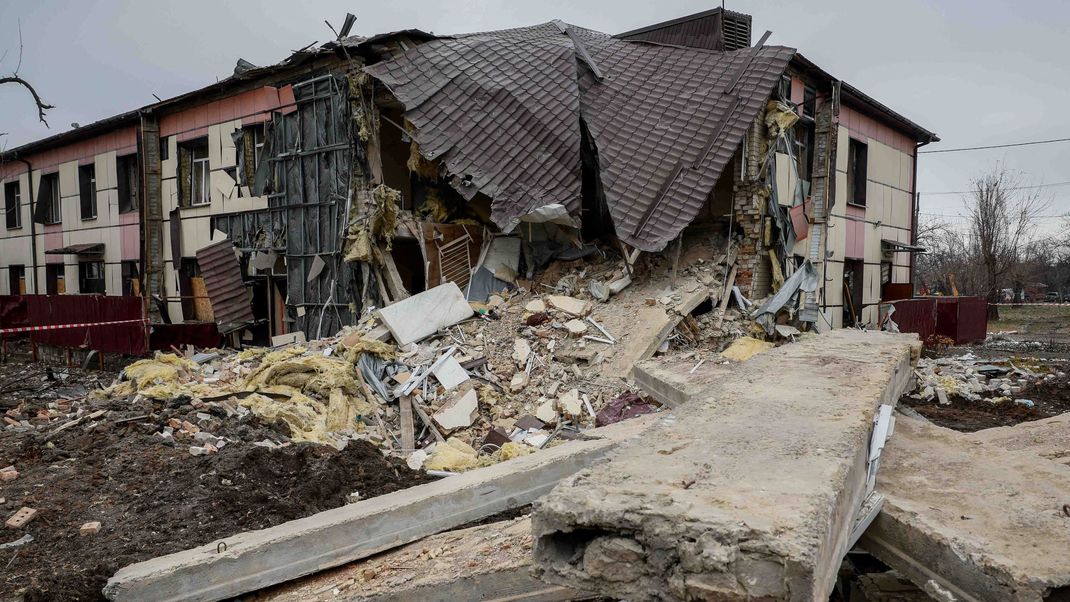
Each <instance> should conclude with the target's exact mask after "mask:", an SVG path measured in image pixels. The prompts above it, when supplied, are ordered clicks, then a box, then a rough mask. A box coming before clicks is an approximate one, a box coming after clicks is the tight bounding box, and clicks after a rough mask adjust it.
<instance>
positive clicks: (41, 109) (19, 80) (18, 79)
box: [0, 75, 56, 127]
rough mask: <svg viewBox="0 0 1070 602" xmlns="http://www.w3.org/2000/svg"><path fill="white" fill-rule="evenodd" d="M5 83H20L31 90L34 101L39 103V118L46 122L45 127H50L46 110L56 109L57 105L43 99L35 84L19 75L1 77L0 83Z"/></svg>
mask: <svg viewBox="0 0 1070 602" xmlns="http://www.w3.org/2000/svg"><path fill="white" fill-rule="evenodd" d="M3 84H19V85H21V86H23V87H24V88H26V89H27V90H29V91H30V94H32V95H33V100H34V102H35V103H37V118H38V119H40V120H41V123H43V124H45V127H48V121H46V120H45V111H47V110H49V109H54V108H56V107H54V106H52V105H50V104H48V103H46V102H45V101H43V100H41V95H39V94H38V93H37V90H35V89H34V88H33V86H31V85H30V82H28V81H26V80H24V79H22V78H21V77H19V76H17V75H12V76H9V77H0V85H3Z"/></svg>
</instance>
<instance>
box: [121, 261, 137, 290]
mask: <svg viewBox="0 0 1070 602" xmlns="http://www.w3.org/2000/svg"><path fill="white" fill-rule="evenodd" d="M123 296H125V297H140V296H141V274H140V272H139V271H138V269H137V261H124V262H123Z"/></svg>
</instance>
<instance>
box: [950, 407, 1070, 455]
mask: <svg viewBox="0 0 1070 602" xmlns="http://www.w3.org/2000/svg"><path fill="white" fill-rule="evenodd" d="M966 437H967V438H968V439H969V440H970V441H975V442H977V443H981V444H984V445H986V446H995V447H999V448H1002V449H1006V450H1009V451H1029V452H1032V453H1035V454H1037V455H1039V456H1041V457H1042V458H1047V459H1048V460H1052V461H1054V462H1058V463H1060V464H1063V465H1065V466H1070V413H1067V414H1059V415H1058V416H1052V417H1051V418H1045V419H1043V420H1036V421H1034V422H1021V423H1019V424H1016V425H1014V426H1001V427H998V428H991V429H984V430H981V431H977V432H975V433H968V434H966Z"/></svg>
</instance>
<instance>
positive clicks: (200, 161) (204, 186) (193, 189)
mask: <svg viewBox="0 0 1070 602" xmlns="http://www.w3.org/2000/svg"><path fill="white" fill-rule="evenodd" d="M202 140H203V141H204V144H201V141H202ZM199 151H203V152H204V156H203V157H198V156H197V154H198V152H199ZM189 153H190V157H189V165H190V174H189V186H190V189H189V193H190V194H189V206H190V207H206V206H208V205H211V204H212V187H211V182H212V166H211V164H210V162H209V154H210V153H209V152H208V144H207V139H199V140H198V141H197V143H196V144H190V145H189ZM198 169H200V171H201V186H200V190H199V191H198V187H197V185H196V184H197V179H196V176H197V171H198ZM198 192H200V195H198ZM198 196H200V199H199V200H198Z"/></svg>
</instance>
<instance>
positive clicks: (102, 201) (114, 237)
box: [0, 151, 123, 295]
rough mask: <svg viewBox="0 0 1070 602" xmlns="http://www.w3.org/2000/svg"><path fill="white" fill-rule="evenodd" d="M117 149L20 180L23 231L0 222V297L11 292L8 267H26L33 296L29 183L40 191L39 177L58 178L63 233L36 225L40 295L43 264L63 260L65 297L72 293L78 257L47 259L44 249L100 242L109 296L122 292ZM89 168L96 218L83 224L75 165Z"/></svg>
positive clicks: (43, 282)
mask: <svg viewBox="0 0 1070 602" xmlns="http://www.w3.org/2000/svg"><path fill="white" fill-rule="evenodd" d="M117 156H118V155H117V153H116V152H115V151H108V152H105V153H101V154H98V155H95V156H93V158H92V159H91V160H90V161H86V160H83V161H67V162H65V163H61V164H59V165H58V166H56V167H52V168H47V169H44V170H41V169H36V170H34V171H33V173H32V174H31V175H27V174H25V173H23V174H20V175H18V176H15V177H16V178H18V181H19V187H20V192H21V199H20V207H21V212H22V227H21V228H18V229H14V230H8V229H7V228H6V224H0V294H12V293H13V292H15V291H11V290H10V284H9V280H10V278H9V272H8V267H9V266H11V265H23V266H25V267H26V291H27V292H29V293H32V292H33V277H34V274H33V269H32V268H33V255H32V249H33V245H32V243H31V240H30V237H31V234H30V231H31V227H30V222H31V221H32V219H33V217H32V215H31V213H30V195H29V191H30V189H31V187H30V185H29V184H30V179H31V177H32V180H33V186H32V189H33V193H34V195H36V194H37V191H38V190H40V183H41V175H42V174H43V173H58V174H59V189H60V215H61V219H62V221H61V224H60V226H61V228H62V233H59V234H50V233H49V231H51V230H55V227H51V226H50V227H47V228H46V226H43V225H41V224H37V225H36V226H35V228H36V231H37V236H36V243H37V275H36V276H37V278H38V286H39V289H38V290H39V292H40V293H42V294H44V293H45V292H46V291H45V264H46V263H59V262H62V263H63V264H64V266H65V269H64V279H65V285H66V290H67V293H69V294H75V293H78V292H80V291H79V290H78V256H77V255H46V254H45V251H46V250H49V249H53V248H60V247H66V246H69V245H74V244H83V243H103V244H104V256H103V261H104V276H105V285H106V287H107V288H106V290H107V294H109V295H121V294H122V265H121V262H122V259H123V257H122V246H121V237H120V228H119V223H120V221H119V192H118V182H117V173H116V171H117V170H116V157H117ZM82 164H92V165H93V166H94V169H95V176H96V190H97V216H96V217H95V218H93V219H88V220H83V219H82V216H81V201H80V188H79V182H78V167H79V165H82Z"/></svg>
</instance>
